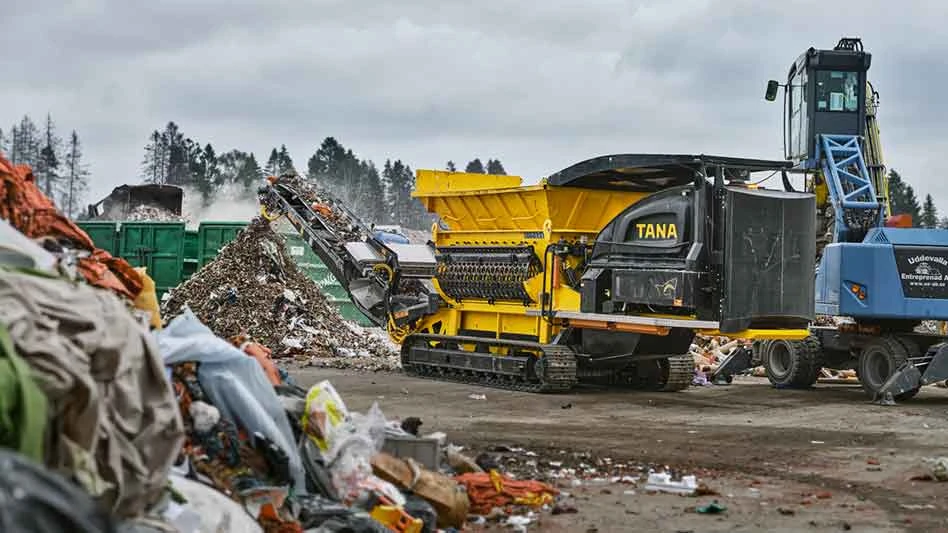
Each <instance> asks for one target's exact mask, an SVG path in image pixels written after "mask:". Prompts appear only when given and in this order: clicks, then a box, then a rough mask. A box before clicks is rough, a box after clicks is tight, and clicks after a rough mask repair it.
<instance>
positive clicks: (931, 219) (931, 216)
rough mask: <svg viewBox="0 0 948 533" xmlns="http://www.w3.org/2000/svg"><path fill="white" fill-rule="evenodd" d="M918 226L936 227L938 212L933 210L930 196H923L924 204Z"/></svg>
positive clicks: (932, 200)
mask: <svg viewBox="0 0 948 533" xmlns="http://www.w3.org/2000/svg"><path fill="white" fill-rule="evenodd" d="M919 225H920V226H922V227H923V228H937V227H938V210H937V209H935V200H934V199H933V198H932V195H930V194H926V195H925V204H924V205H923V206H922V216H921V218H920V219H919Z"/></svg>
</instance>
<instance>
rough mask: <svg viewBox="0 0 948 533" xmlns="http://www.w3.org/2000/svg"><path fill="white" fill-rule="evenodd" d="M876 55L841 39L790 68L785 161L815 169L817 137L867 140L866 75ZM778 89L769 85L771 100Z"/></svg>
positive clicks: (856, 41) (805, 55)
mask: <svg viewBox="0 0 948 533" xmlns="http://www.w3.org/2000/svg"><path fill="white" fill-rule="evenodd" d="M871 62H872V55H871V54H869V53H868V52H866V51H864V50H863V47H862V41H861V40H860V39H858V38H844V39H840V41H839V43H838V44H837V45H836V47H835V48H833V49H832V50H817V49H815V48H812V47H811V48H810V49H809V50H807V51H806V52H804V53H803V54H801V55H800V57H799V58H798V59H797V60H796V61H795V62H794V63H793V65H791V66H790V71H789V72H788V74H787V83H786V85H784V87H785V88H786V93H785V96H784V106H785V109H784V122H785V129H784V156H785V157H786V158H787V159H789V160H792V161H794V162H796V163H798V164H802V165H803V166H804V167H805V168H807V169H817V168H819V167H818V159H819V153H818V148H817V142H816V139H817V136H818V135H820V134H826V135H860V136H861V135H863V131H864V129H865V125H866V101H867V98H866V91H867V90H868V87H867V85H866V73H867V71H868V70H869V65H870V64H871ZM777 87H779V84H778V83H777V82H776V81H774V80H771V81H770V82H769V83H768V86H767V95H766V98H767V100H773V99H775V97H776V91H777Z"/></svg>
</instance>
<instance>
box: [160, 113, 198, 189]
mask: <svg viewBox="0 0 948 533" xmlns="http://www.w3.org/2000/svg"><path fill="white" fill-rule="evenodd" d="M193 145H194V141H191V140H190V139H185V138H184V134H183V133H181V130H180V129H179V128H178V125H177V124H175V123H174V122H169V123H168V125H167V126H165V131H164V132H163V133H162V134H161V151H162V152H164V153H165V154H167V155H165V157H164V158H163V161H164V162H165V164H166V165H167V166H166V170H165V172H164V181H163V182H162V183H167V184H169V185H188V184H190V183H191V181H192V180H191V164H190V163H191V162H192V160H193V152H194V146H193Z"/></svg>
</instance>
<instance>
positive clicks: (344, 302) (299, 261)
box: [283, 233, 372, 326]
mask: <svg viewBox="0 0 948 533" xmlns="http://www.w3.org/2000/svg"><path fill="white" fill-rule="evenodd" d="M283 237H284V238H285V239H286V250H287V252H288V253H289V255H290V257H291V258H292V259H293V260H294V261H296V266H298V267H299V268H300V270H302V271H303V273H304V274H306V275H307V276H308V277H309V279H311V280H313V281H314V282H315V283H316V285H317V286H319V290H320V292H322V293H323V295H324V296H325V297H326V300H327V301H329V303H330V304H332V305H333V307H335V308H336V310H338V311H339V314H340V315H342V317H343V318H345V319H347V320H351V321H353V322H355V323H357V324H359V325H361V326H371V325H372V322H371V321H370V320H369V319H368V318H366V316H365V315H363V314H362V312H361V311H359V308H358V307H356V306H355V304H353V303H352V300H351V299H350V298H349V294H348V293H347V292H346V289H345V288H344V287H343V286H342V285H340V284H339V281H338V280H337V279H336V278H335V277H334V276H333V275H332V273H331V272H330V271H329V267H327V266H326V265H325V263H323V262H322V260H321V259H320V258H319V256H318V255H316V253H315V252H313V250H312V249H311V248H310V247H309V245H307V244H306V243H305V242H304V241H303V239H302V238H301V237H300V236H299V235H296V234H294V233H284V234H283Z"/></svg>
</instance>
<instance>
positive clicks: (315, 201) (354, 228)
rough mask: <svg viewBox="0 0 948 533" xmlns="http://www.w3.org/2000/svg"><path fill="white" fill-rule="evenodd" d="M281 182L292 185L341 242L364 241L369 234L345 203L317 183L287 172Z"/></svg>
mask: <svg viewBox="0 0 948 533" xmlns="http://www.w3.org/2000/svg"><path fill="white" fill-rule="evenodd" d="M280 184H281V185H285V186H287V187H290V188H291V189H293V190H294V191H296V193H297V194H298V195H299V197H300V198H301V199H303V201H305V202H307V203H308V204H310V206H311V207H312V208H313V210H314V211H316V212H317V213H318V214H319V215H320V216H321V217H322V218H323V220H325V221H326V222H327V223H328V224H329V225H330V226H331V229H332V231H333V233H335V234H336V236H337V237H338V238H339V242H340V244H341V243H343V242H351V241H362V240H365V238H366V237H367V236H368V235H367V229H366V228H364V227H363V226H362V225H361V223H360V222H359V221H358V219H357V218H356V216H355V215H354V214H350V211H349V210H348V208H347V207H346V206H345V205H344V204H342V203H341V202H339V201H337V200H336V198H335V197H333V196H332V195H331V194H329V193H328V192H326V191H325V190H323V189H321V188H319V187H318V186H317V185H316V184H315V183H313V182H311V181H309V180H306V179H303V178H302V177H301V176H299V175H298V174H285V175H283V176H281V177H280Z"/></svg>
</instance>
